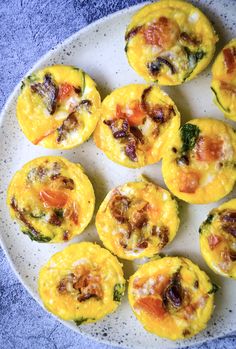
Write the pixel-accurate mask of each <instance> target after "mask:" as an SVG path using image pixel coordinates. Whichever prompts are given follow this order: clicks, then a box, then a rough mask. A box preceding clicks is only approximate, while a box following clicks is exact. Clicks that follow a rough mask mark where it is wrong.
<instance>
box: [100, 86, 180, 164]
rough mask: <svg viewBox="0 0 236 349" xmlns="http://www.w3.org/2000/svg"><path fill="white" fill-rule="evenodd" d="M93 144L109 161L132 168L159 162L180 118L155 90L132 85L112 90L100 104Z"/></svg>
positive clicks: (149, 87) (166, 98)
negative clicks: (99, 117) (99, 115)
mask: <svg viewBox="0 0 236 349" xmlns="http://www.w3.org/2000/svg"><path fill="white" fill-rule="evenodd" d="M101 115H102V117H101V119H100V120H99V122H98V125H97V127H96V130H95V132H94V141H95V143H96V145H97V147H98V148H100V149H101V150H102V151H104V153H105V154H106V155H107V156H108V158H110V159H111V160H113V161H115V162H117V163H119V164H121V165H123V166H126V167H131V168H137V167H142V166H145V165H148V164H153V163H155V162H157V161H159V160H160V159H161V158H162V155H163V150H164V148H165V145H166V143H168V141H169V140H170V139H171V138H172V137H173V135H174V134H175V133H176V132H177V130H178V128H179V125H180V114H179V112H178V110H177V107H176V106H175V104H174V102H173V101H172V100H171V99H170V97H169V96H168V95H167V94H166V93H165V92H163V91H161V90H160V89H159V87H157V86H149V85H142V84H136V85H135V84H131V85H127V86H124V87H121V88H118V89H116V90H114V91H113V92H112V93H111V94H110V95H109V96H107V97H106V98H105V99H104V100H103V102H102V108H101Z"/></svg>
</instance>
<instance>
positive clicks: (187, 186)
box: [179, 170, 200, 194]
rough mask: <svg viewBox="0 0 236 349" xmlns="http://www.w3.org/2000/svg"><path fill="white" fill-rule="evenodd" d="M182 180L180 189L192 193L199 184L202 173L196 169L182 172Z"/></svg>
mask: <svg viewBox="0 0 236 349" xmlns="http://www.w3.org/2000/svg"><path fill="white" fill-rule="evenodd" d="M180 180H181V182H180V185H179V191H180V192H182V193H188V194H192V193H195V191H196V190H197V188H198V186H199V181H200V175H199V173H198V172H196V171H193V170H189V171H188V172H182V174H181V176H180Z"/></svg>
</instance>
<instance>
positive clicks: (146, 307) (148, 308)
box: [134, 297, 166, 318]
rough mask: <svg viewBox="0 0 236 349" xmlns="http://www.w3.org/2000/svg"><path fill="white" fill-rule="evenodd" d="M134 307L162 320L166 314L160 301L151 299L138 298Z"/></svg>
mask: <svg viewBox="0 0 236 349" xmlns="http://www.w3.org/2000/svg"><path fill="white" fill-rule="evenodd" d="M134 307H135V308H138V309H141V310H143V311H145V312H146V313H148V314H149V315H151V316H153V317H157V318H163V317H164V315H165V314H166V311H165V309H164V308H163V304H162V301H161V300H160V299H156V298H153V297H143V298H139V299H138V300H137V301H136V302H135V304H134Z"/></svg>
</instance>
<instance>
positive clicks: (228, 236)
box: [199, 199, 236, 279]
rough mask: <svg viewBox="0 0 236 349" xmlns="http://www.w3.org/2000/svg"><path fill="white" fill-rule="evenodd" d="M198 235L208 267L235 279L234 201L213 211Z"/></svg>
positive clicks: (235, 210) (235, 204) (235, 231)
mask: <svg viewBox="0 0 236 349" xmlns="http://www.w3.org/2000/svg"><path fill="white" fill-rule="evenodd" d="M199 233H200V247H201V252H202V255H203V257H204V259H205V261H206V262H207V264H208V265H209V267H210V268H211V269H212V270H213V271H214V272H216V273H217V274H220V275H223V276H227V277H231V278H234V279H236V199H233V200H230V201H228V202H225V203H224V204H222V205H220V206H219V207H218V208H215V209H213V210H212V211H211V212H210V213H209V215H208V217H207V219H206V220H205V221H204V222H203V223H202V225H201V227H200V229H199Z"/></svg>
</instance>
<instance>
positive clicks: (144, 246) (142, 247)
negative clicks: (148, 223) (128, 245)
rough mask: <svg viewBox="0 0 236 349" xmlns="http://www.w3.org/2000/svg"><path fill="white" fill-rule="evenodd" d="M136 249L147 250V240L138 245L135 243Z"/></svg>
mask: <svg viewBox="0 0 236 349" xmlns="http://www.w3.org/2000/svg"><path fill="white" fill-rule="evenodd" d="M137 247H138V248H141V249H144V248H147V247H148V241H147V240H144V241H140V242H138V243H137Z"/></svg>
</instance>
